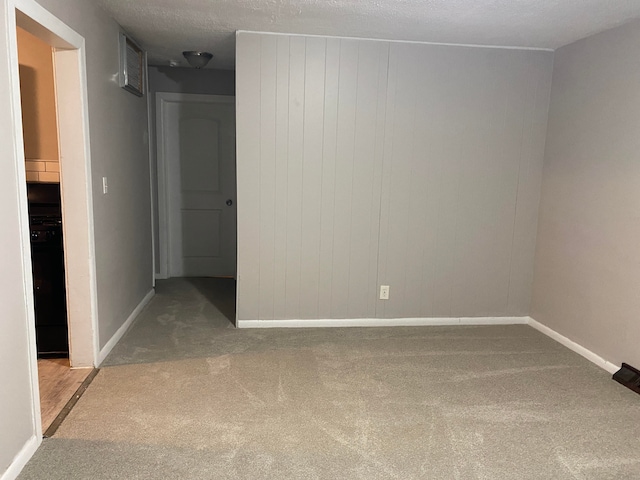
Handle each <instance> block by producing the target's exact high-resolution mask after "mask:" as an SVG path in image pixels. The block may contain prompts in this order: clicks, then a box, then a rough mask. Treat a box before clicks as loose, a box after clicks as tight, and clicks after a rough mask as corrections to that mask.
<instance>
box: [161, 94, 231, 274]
mask: <svg viewBox="0 0 640 480" xmlns="http://www.w3.org/2000/svg"><path fill="white" fill-rule="evenodd" d="M156 105H157V119H158V123H157V125H158V128H157V132H158V147H159V148H158V183H159V189H158V195H159V198H158V204H159V208H158V213H159V227H160V261H161V269H163V268H162V267H163V266H165V268H166V273H167V276H169V277H234V276H235V273H236V205H235V201H236V167H235V162H236V149H235V144H236V143H235V142H236V136H235V97H226V96H218V95H187V94H167V93H158V94H157V101H156ZM163 217H164V218H163ZM163 244H165V245H163ZM163 257H164V258H163ZM163 263H164V265H162V264H163Z"/></svg>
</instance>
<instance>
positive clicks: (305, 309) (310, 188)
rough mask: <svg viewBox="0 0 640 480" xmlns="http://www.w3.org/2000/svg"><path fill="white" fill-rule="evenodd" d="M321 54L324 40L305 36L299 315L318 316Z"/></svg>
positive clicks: (320, 193)
mask: <svg viewBox="0 0 640 480" xmlns="http://www.w3.org/2000/svg"><path fill="white" fill-rule="evenodd" d="M325 56H326V40H325V39H323V38H318V37H313V38H307V41H306V51H305V88H304V132H303V141H304V152H303V153H304V157H303V175H302V239H301V240H302V243H301V245H302V252H301V265H300V270H301V271H300V317H299V318H318V294H319V280H320V275H319V273H320V272H319V270H320V218H321V207H322V199H321V195H322V138H323V128H324V94H325V93H324V92H325V89H324V82H325Z"/></svg>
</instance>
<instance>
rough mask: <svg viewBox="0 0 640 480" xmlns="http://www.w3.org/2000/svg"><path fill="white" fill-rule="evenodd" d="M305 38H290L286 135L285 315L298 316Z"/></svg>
mask: <svg viewBox="0 0 640 480" xmlns="http://www.w3.org/2000/svg"><path fill="white" fill-rule="evenodd" d="M305 56H306V38H304V37H291V39H290V41H289V92H288V93H289V135H288V157H287V158H288V164H287V167H288V177H287V203H286V206H285V208H287V229H286V230H287V242H286V245H287V270H286V279H285V288H286V292H285V315H286V317H285V318H300V280H301V253H302V181H303V177H302V174H303V155H304V87H305V85H304V83H305Z"/></svg>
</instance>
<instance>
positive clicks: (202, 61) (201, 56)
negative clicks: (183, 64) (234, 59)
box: [182, 50, 213, 68]
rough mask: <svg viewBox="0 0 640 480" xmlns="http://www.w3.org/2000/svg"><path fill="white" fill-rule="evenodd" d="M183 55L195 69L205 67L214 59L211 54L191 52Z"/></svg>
mask: <svg viewBox="0 0 640 480" xmlns="http://www.w3.org/2000/svg"><path fill="white" fill-rule="evenodd" d="M182 55H184V58H186V59H187V62H189V65H191V66H192V67H195V68H202V67H204V66H205V65H206V64H207V63H209V60H211V59H212V58H213V55H211V54H210V53H209V52H198V51H191V50H190V51H186V52H182Z"/></svg>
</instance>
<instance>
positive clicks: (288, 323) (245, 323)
mask: <svg viewBox="0 0 640 480" xmlns="http://www.w3.org/2000/svg"><path fill="white" fill-rule="evenodd" d="M527 323H529V317H442V318H331V319H311V320H238V321H237V326H238V328H325V327H421V326H446V325H526V324H527Z"/></svg>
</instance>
